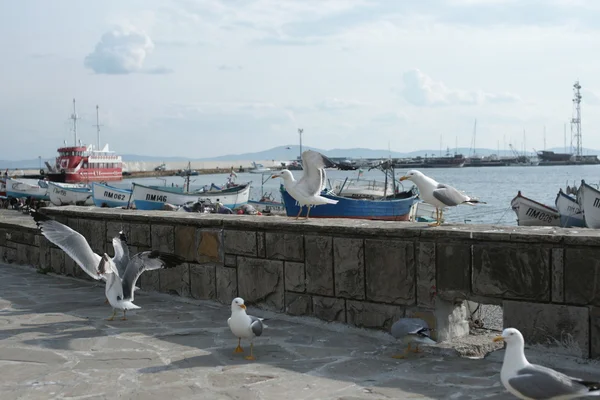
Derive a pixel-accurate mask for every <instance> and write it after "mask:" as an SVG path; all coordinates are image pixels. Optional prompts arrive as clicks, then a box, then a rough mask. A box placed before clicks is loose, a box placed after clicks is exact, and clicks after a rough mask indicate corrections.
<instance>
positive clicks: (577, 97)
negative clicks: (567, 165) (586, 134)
mask: <svg viewBox="0 0 600 400" xmlns="http://www.w3.org/2000/svg"><path fill="white" fill-rule="evenodd" d="M580 89H581V85H580V84H579V81H576V82H575V84H574V85H573V92H574V96H573V118H571V135H572V136H575V142H576V144H575V146H576V147H575V155H576V157H577V158H579V157H581V156H582V153H583V151H582V145H583V144H582V140H581V93H580V92H579V90H580Z"/></svg>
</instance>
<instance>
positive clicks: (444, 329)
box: [434, 298, 469, 342]
mask: <svg viewBox="0 0 600 400" xmlns="http://www.w3.org/2000/svg"><path fill="white" fill-rule="evenodd" d="M434 315H435V329H436V338H437V340H439V341H441V342H444V341H446V340H451V339H454V338H457V337H463V336H466V335H468V334H469V314H468V312H467V307H466V306H465V304H464V302H462V301H460V302H453V301H445V300H442V299H439V298H436V299H435V309H434Z"/></svg>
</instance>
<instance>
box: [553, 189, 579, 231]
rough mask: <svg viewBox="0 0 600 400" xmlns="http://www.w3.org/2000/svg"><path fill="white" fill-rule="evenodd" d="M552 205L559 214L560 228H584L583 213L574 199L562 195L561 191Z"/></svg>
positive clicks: (564, 194)
mask: <svg viewBox="0 0 600 400" xmlns="http://www.w3.org/2000/svg"><path fill="white" fill-rule="evenodd" d="M554 205H556V209H557V210H558V213H559V214H560V226H562V227H564V228H570V227H585V221H584V218H583V211H581V206H580V205H579V204H578V203H577V199H576V198H575V197H572V196H569V195H568V194H566V193H564V192H563V191H562V189H560V190H559V191H558V194H557V195H556V200H554Z"/></svg>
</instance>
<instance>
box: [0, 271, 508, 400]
mask: <svg viewBox="0 0 600 400" xmlns="http://www.w3.org/2000/svg"><path fill="white" fill-rule="evenodd" d="M103 301H104V288H103V287H102V286H94V285H93V283H88V282H84V281H78V280H73V279H69V278H64V277H56V276H51V275H42V274H37V273H35V271H34V270H33V269H29V268H25V267H16V266H9V265H2V264H0V393H2V396H1V398H2V400H12V399H27V400H35V399H44V400H47V399H84V398H85V399H89V400H92V399H140V400H142V399H143V400H152V399H160V400H165V399H172V400H179V399H215V400H221V399H223V400H224V399H239V400H258V399H265V400H266V399H277V400H280V399H290V400H301V399H307V400H330V399H331V400H333V399H336V400H374V399H495V400H499V399H510V398H512V397H511V396H509V395H508V394H507V393H506V392H505V390H504V388H503V387H502V386H501V384H500V379H499V369H500V366H501V365H500V364H499V363H498V362H497V361H490V360H489V359H485V360H470V359H465V358H458V357H452V356H441V355H435V354H426V353H423V354H415V355H411V356H410V357H409V358H408V359H406V360H395V359H392V358H391V357H390V355H391V354H394V353H395V352H396V349H399V348H400V347H399V346H395V345H394V343H393V342H392V341H391V340H390V337H388V336H387V335H385V334H383V333H373V332H365V331H362V330H359V329H353V328H347V327H342V326H340V325H337V324H336V325H327V324H324V323H317V322H315V321H313V320H306V319H299V318H291V317H286V316H279V317H278V316H275V318H274V319H271V320H269V321H267V325H268V328H267V329H265V333H264V336H263V337H261V338H259V339H258V340H257V342H256V344H257V346H256V347H255V350H256V352H255V355H256V356H257V361H255V362H250V361H246V360H245V359H244V358H243V356H242V355H239V354H233V349H234V348H235V346H236V345H237V340H236V339H235V338H234V337H233V336H232V334H231V332H230V331H229V329H228V327H227V318H228V317H229V313H230V308H229V307H228V306H222V305H219V304H217V303H212V302H189V301H188V302H184V301H183V300H180V299H178V298H174V297H171V296H168V295H162V294H154V293H144V292H141V291H139V292H137V296H136V304H138V305H139V306H141V307H142V309H141V310H138V311H137V312H132V313H131V315H128V317H129V319H128V320H127V321H121V320H119V319H115V321H112V322H108V321H106V318H107V317H108V316H109V315H110V314H111V309H110V307H109V306H108V305H105V304H103ZM250 310H251V311H253V310H252V309H250ZM254 311H255V314H256V315H262V314H260V310H254ZM245 349H246V351H247V350H248V346H247V345H246V346H245Z"/></svg>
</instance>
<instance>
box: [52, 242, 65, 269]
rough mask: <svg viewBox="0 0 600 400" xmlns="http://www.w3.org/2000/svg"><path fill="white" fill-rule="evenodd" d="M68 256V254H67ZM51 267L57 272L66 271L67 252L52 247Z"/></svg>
mask: <svg viewBox="0 0 600 400" xmlns="http://www.w3.org/2000/svg"><path fill="white" fill-rule="evenodd" d="M67 257H68V256H67ZM50 267H51V268H52V271H54V273H56V274H64V273H65V270H64V268H65V252H64V251H62V250H61V249H58V248H56V247H51V248H50Z"/></svg>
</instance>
